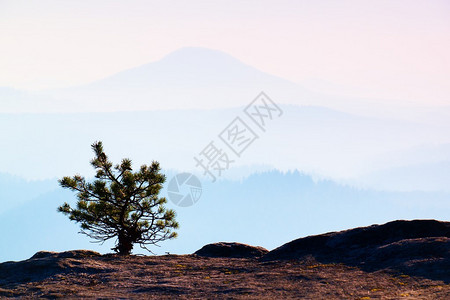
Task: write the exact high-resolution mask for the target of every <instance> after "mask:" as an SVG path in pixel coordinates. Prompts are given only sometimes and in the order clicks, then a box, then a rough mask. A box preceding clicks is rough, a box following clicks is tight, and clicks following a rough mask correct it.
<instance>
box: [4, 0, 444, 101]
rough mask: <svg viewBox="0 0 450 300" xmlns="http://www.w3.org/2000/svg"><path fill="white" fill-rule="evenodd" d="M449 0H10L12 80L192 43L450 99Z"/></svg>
mask: <svg viewBox="0 0 450 300" xmlns="http://www.w3.org/2000/svg"><path fill="white" fill-rule="evenodd" d="M449 16H450V2H449V1H425V0H424V1H414V0H413V1H412V0H405V1H392V0H389V1H379V0H377V1H359V0H356V1H337V0H336V1H314V0H311V1H299V0H293V1H287V0H284V1H261V0H260V1H211V0H208V1H198V0H195V1H135V0H134V1H111V0H108V1H61V0H57V1H50V0H40V1H21V0H0V86H9V87H15V88H22V89H46V88H55V87H66V86H73V85H79V84H83V83H88V82H91V81H95V80H97V79H100V78H103V77H106V76H108V75H111V74H114V73H116V72H119V71H122V70H124V69H129V68H132V67H135V66H139V65H142V64H145V63H148V62H152V61H156V60H158V59H160V58H162V57H163V56H164V55H166V54H168V53H170V52H172V51H174V50H177V49H179V48H181V47H186V46H197V47H207V48H212V49H218V50H221V51H224V52H226V53H229V54H230V55H232V56H234V57H236V58H237V59H239V60H241V61H243V62H244V63H247V64H249V65H252V66H254V67H256V68H258V69H260V70H262V71H264V72H267V73H270V74H273V75H277V76H280V77H283V78H286V79H289V80H291V81H294V82H298V83H300V84H303V85H304V86H306V87H308V88H312V89H314V88H315V89H317V90H319V91H322V92H326V93H335V94H343V95H353V96H363V97H370V98H383V99H394V100H395V99H402V100H410V101H413V102H416V103H422V104H446V105H450V82H449V81H450V80H449V79H450V58H449V53H450V17H449Z"/></svg>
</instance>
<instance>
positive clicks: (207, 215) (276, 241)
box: [0, 171, 450, 261]
mask: <svg viewBox="0 0 450 300" xmlns="http://www.w3.org/2000/svg"><path fill="white" fill-rule="evenodd" d="M166 173H167V176H168V180H170V179H171V177H172V176H173V175H174V174H175V173H171V172H166ZM68 175H69V174H68ZM202 185H203V187H202V189H203V191H202V196H201V198H200V200H199V201H198V202H197V203H196V204H195V205H194V206H191V207H187V208H179V207H176V206H174V205H173V204H172V203H171V202H170V201H169V203H168V206H169V207H171V208H174V209H176V211H177V214H178V216H177V220H178V221H179V222H180V225H181V227H180V230H179V231H178V232H179V238H177V239H175V240H171V241H166V242H165V243H163V244H161V246H162V247H161V248H156V249H154V251H155V252H156V253H157V254H164V253H165V252H170V253H178V254H182V253H192V252H194V251H195V250H197V249H199V248H201V246H203V245H205V244H208V243H212V242H217V241H239V242H243V243H246V244H251V245H261V246H263V247H265V248H267V249H272V248H274V247H277V246H279V245H281V244H282V243H284V242H286V241H288V240H292V239H295V238H298V237H299V236H307V235H312V234H319V233H321V232H327V231H336V230H342V229H345V228H350V227H357V226H365V225H369V224H373V223H384V222H387V221H389V220H393V219H418V218H422V219H423V218H438V219H442V220H446V218H447V217H448V215H449V213H450V206H449V202H448V199H449V198H450V194H448V193H432V192H428V193H426V192H414V193H412V192H409V193H399V192H380V191H372V190H362V189H355V188H352V187H349V186H343V185H340V184H338V183H336V182H333V181H330V180H327V181H320V180H319V181H316V180H314V179H313V178H312V177H310V176H308V175H306V174H302V173H300V172H288V173H281V172H279V171H271V172H263V173H259V174H253V175H250V176H249V177H247V178H245V179H243V180H242V181H233V180H222V181H219V182H216V183H210V182H208V181H202ZM17 188H18V189H19V190H20V189H21V187H17ZM23 188H26V185H24V186H23V187H22V189H23ZM161 196H165V197H167V190H166V189H164V190H163V191H162V193H161ZM5 200H7V199H3V198H2V199H0V201H1V202H3V201H5ZM75 200H76V198H75V194H74V193H72V192H70V191H67V190H64V189H62V188H58V189H56V190H54V191H51V192H47V193H45V194H40V195H38V194H37V195H36V197H34V198H32V199H30V200H29V201H27V202H25V203H23V204H22V205H20V206H18V207H15V208H12V209H10V210H8V211H7V212H4V213H2V214H0V228H8V230H6V231H5V232H4V233H3V235H2V241H10V242H2V243H1V244H0V261H5V260H19V259H23V258H26V257H30V256H31V255H32V254H33V253H35V252H37V251H40V250H49V251H64V250H68V249H79V248H86V249H92V250H95V251H100V252H104V253H105V252H110V248H112V247H113V244H112V242H107V243H105V244H104V245H102V246H99V245H98V244H91V243H90V240H89V239H88V238H87V237H85V236H84V235H81V234H78V231H79V227H78V225H77V224H75V223H73V222H71V221H70V220H69V219H68V218H67V217H65V216H64V215H62V214H61V213H58V212H57V211H56V208H57V206H59V205H60V204H62V203H63V202H64V201H67V202H69V203H74V202H75ZM237 208H239V209H237ZM18 220H21V221H18ZM267 220H270V222H267ZM12 224H14V225H12ZM283 228H295V230H294V231H292V230H282V229H283ZM18 236H20V239H17V237H18ZM267 236H271V237H272V238H271V239H270V240H267ZM136 250H137V251H138V253H140V251H139V248H137V249H136Z"/></svg>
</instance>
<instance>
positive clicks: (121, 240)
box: [58, 142, 178, 255]
mask: <svg viewBox="0 0 450 300" xmlns="http://www.w3.org/2000/svg"><path fill="white" fill-rule="evenodd" d="M91 147H92V149H93V150H94V152H95V158H94V159H92V161H91V164H92V166H93V167H94V168H95V169H96V171H97V173H96V175H95V177H96V179H95V180H94V181H93V182H91V183H89V182H86V180H85V178H84V177H82V176H80V175H75V176H73V177H64V178H63V179H61V180H59V183H60V185H61V186H62V187H64V188H68V189H71V190H73V191H76V192H77V198H78V201H77V204H76V208H72V207H70V205H69V204H68V203H64V204H63V205H62V206H60V207H58V211H60V212H62V213H64V214H66V215H68V216H69V218H70V220H73V221H76V222H77V223H80V224H81V233H83V234H86V235H87V236H89V237H91V238H93V239H94V240H96V242H104V241H106V240H109V239H112V238H117V239H116V247H115V248H113V249H112V250H114V251H116V252H118V253H119V254H122V255H128V254H130V253H131V250H132V249H133V245H134V244H139V245H140V246H141V247H142V248H144V249H147V250H148V251H150V250H149V249H148V248H147V247H146V246H147V245H157V243H158V242H161V241H164V240H167V239H172V238H175V237H176V236H177V234H176V232H174V231H173V230H174V229H177V228H178V223H177V222H176V221H175V211H173V210H171V209H166V208H165V206H164V204H165V203H166V202H167V200H166V199H165V198H160V197H158V194H159V192H160V190H161V188H162V184H163V183H164V182H165V180H166V177H165V175H163V174H161V173H160V170H161V169H160V166H159V163H158V162H156V161H153V162H152V164H151V165H150V166H147V165H143V166H141V168H140V169H139V171H137V172H133V170H132V168H131V160H130V159H123V160H122V162H121V163H120V164H118V165H116V166H114V167H113V164H112V163H111V162H110V161H109V160H108V157H107V156H106V154H105V152H104V151H103V144H102V142H96V143H94V144H92V146H91ZM150 252H151V251H150Z"/></svg>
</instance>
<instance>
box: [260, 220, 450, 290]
mask: <svg viewBox="0 0 450 300" xmlns="http://www.w3.org/2000/svg"><path fill="white" fill-rule="evenodd" d="M305 257H314V258H315V259H317V260H318V261H321V262H335V263H344V264H347V265H350V266H357V267H359V268H361V269H363V270H366V271H376V270H381V269H391V270H398V271H401V272H404V273H406V274H409V275H417V276H423V277H428V278H432V279H438V280H443V281H445V282H447V283H448V282H450V222H440V221H436V220H413V221H403V220H400V221H393V222H389V223H386V224H383V225H372V226H368V227H361V228H355V229H351V230H346V231H340V232H331V233H326V234H321V235H316V236H309V237H305V238H300V239H297V240H294V241H292V242H289V243H287V244H284V245H282V246H280V247H278V248H276V249H274V250H272V251H270V252H269V253H267V254H266V255H265V256H264V257H263V258H262V260H264V261H270V260H289V259H302V258H305Z"/></svg>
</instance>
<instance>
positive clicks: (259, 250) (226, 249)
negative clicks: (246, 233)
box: [194, 242, 269, 258]
mask: <svg viewBox="0 0 450 300" xmlns="http://www.w3.org/2000/svg"><path fill="white" fill-rule="evenodd" d="M267 252H269V251H268V250H267V249H265V248H263V247H255V246H250V245H246V244H241V243H225V242H220V243H214V244H208V245H205V246H203V247H202V248H201V249H200V250H198V251H196V252H195V253H194V254H196V255H198V256H205V257H234V258H252V257H261V256H263V255H264V254H266V253H267Z"/></svg>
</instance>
